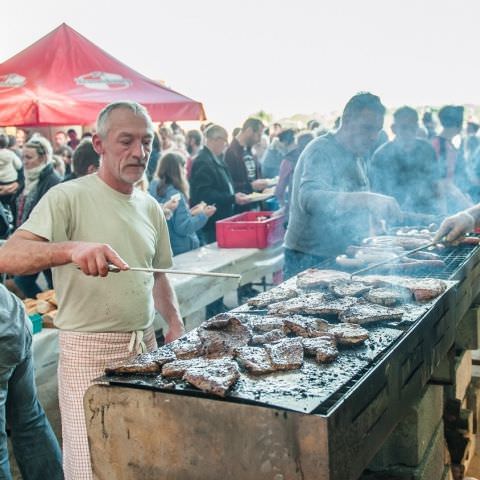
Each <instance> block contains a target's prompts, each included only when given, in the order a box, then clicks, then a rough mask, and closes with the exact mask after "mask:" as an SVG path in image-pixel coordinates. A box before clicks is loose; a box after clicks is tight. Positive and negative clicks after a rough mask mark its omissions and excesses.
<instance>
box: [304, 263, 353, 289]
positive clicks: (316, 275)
mask: <svg viewBox="0 0 480 480" xmlns="http://www.w3.org/2000/svg"><path fill="white" fill-rule="evenodd" d="M338 280H345V281H348V280H350V275H349V274H348V273H345V272H340V271H337V270H319V269H317V268H309V269H308V270H305V271H304V272H301V273H299V274H298V276H297V287H298V288H315V287H328V286H329V285H330V284H331V283H332V282H335V281H338Z"/></svg>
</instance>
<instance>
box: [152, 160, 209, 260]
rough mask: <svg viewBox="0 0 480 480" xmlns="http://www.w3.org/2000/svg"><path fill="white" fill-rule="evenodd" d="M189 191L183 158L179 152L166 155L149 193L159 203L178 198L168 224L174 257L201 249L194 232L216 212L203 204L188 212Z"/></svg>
mask: <svg viewBox="0 0 480 480" xmlns="http://www.w3.org/2000/svg"><path fill="white" fill-rule="evenodd" d="M189 190H190V188H189V184H188V181H187V176H186V160H185V158H184V157H183V155H181V154H180V153H176V152H169V153H166V154H165V155H164V156H163V157H162V158H161V159H160V163H159V165H158V169H157V172H156V175H155V179H154V180H153V181H152V183H151V184H150V187H149V192H150V194H151V195H152V196H153V197H154V198H156V199H157V201H158V202H159V203H162V204H163V203H165V202H167V201H169V200H170V199H172V198H179V204H178V207H177V209H176V210H175V212H174V213H173V215H172V217H171V218H170V219H169V220H168V222H167V223H168V231H169V233H170V243H171V245H172V252H173V254H174V255H178V254H180V253H185V252H188V251H190V250H193V249H195V248H198V247H199V246H200V240H199V238H198V236H197V233H196V232H197V231H198V230H200V229H201V228H203V227H204V226H205V224H206V223H207V220H208V219H209V217H211V216H212V215H213V214H214V213H215V211H216V208H215V207H214V206H212V205H206V204H205V203H203V202H202V203H200V204H198V205H196V206H195V207H193V208H192V209H190V208H189V204H188V201H189Z"/></svg>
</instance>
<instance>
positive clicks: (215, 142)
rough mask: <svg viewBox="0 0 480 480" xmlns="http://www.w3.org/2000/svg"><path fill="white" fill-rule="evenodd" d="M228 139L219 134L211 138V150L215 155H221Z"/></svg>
mask: <svg viewBox="0 0 480 480" xmlns="http://www.w3.org/2000/svg"><path fill="white" fill-rule="evenodd" d="M227 144H228V139H227V137H223V136H219V137H216V138H215V139H212V140H210V142H209V146H210V147H211V148H210V150H211V151H212V153H213V154H214V155H216V156H217V157H219V156H220V155H222V153H223V152H224V151H225V149H226V148H227Z"/></svg>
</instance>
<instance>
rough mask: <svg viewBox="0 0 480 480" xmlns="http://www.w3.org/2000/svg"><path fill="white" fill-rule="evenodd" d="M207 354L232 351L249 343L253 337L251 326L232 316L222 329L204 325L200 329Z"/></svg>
mask: <svg viewBox="0 0 480 480" xmlns="http://www.w3.org/2000/svg"><path fill="white" fill-rule="evenodd" d="M198 336H199V337H200V340H201V342H202V347H203V351H204V353H205V354H206V355H212V354H214V355H217V354H221V355H222V354H227V353H231V352H232V351H233V350H234V349H235V348H236V347H241V346H244V345H247V343H248V342H249V341H250V340H251V338H252V333H251V331H250V328H249V327H248V326H247V325H245V324H243V323H242V322H241V321H240V320H239V319H238V318H236V317H230V318H229V321H228V323H227V324H226V325H225V327H224V328H223V329H222V330H213V329H212V330H208V329H206V328H204V327H203V326H201V327H199V329H198Z"/></svg>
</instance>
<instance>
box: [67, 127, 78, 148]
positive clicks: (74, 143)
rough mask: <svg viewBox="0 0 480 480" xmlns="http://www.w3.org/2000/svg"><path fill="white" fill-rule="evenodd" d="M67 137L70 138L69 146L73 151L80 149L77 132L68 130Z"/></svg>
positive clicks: (71, 129)
mask: <svg viewBox="0 0 480 480" xmlns="http://www.w3.org/2000/svg"><path fill="white" fill-rule="evenodd" d="M67 136H68V138H69V140H68V142H67V145H68V146H69V147H70V148H71V149H72V150H75V149H76V148H77V147H78V144H79V143H80V140H79V139H78V135H77V131H76V130H75V129H74V128H69V129H68V130H67Z"/></svg>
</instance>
